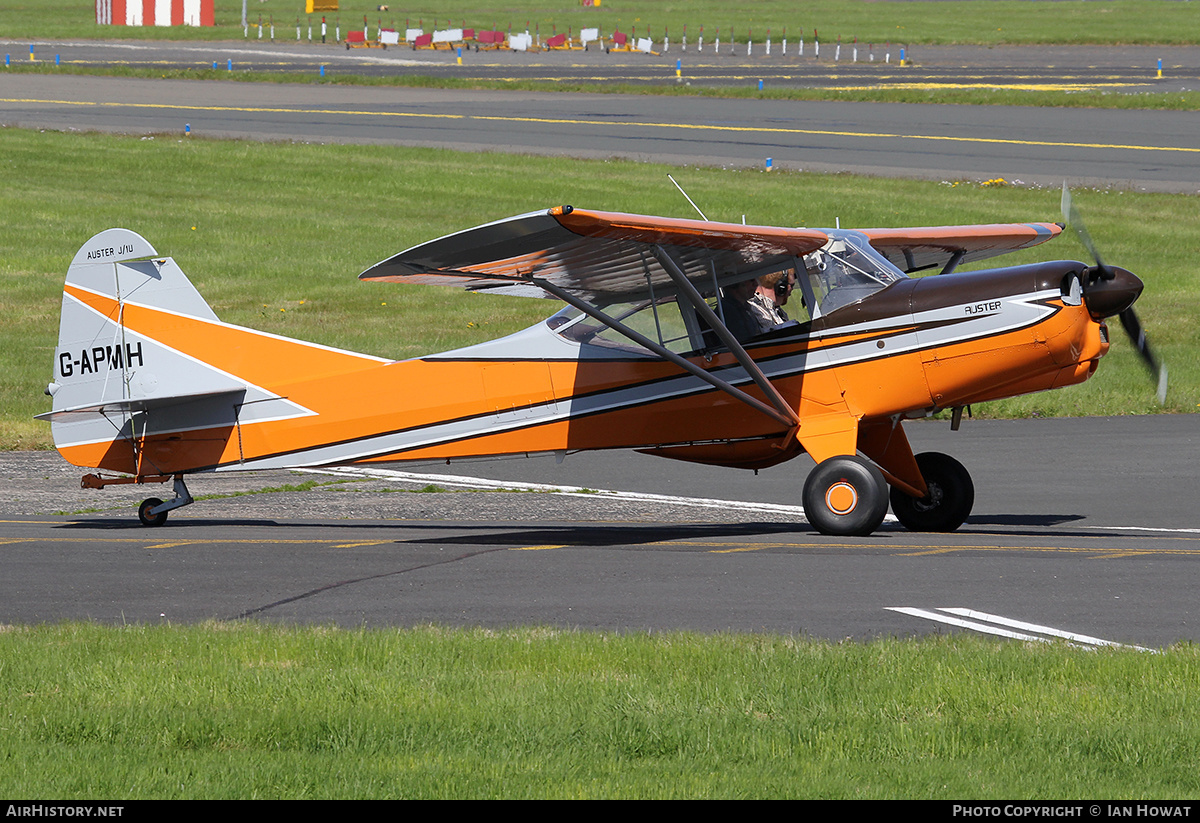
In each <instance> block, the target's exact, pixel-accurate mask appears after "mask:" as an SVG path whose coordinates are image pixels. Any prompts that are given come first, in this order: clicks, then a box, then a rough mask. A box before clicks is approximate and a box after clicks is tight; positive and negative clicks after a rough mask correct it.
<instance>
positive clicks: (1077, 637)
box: [887, 606, 1156, 653]
mask: <svg viewBox="0 0 1200 823" xmlns="http://www.w3.org/2000/svg"><path fill="white" fill-rule="evenodd" d="M887 611H892V612H899V613H901V614H907V615H910V616H912V617H921V618H924V619H926V620H933V621H934V622H937V623H945V624H946V625H949V626H959V627H961V628H964V629H971V630H972V631H977V632H981V633H983V634H993V635H997V636H999V637H1008V638H1011V639H1013V640H1037V641H1039V642H1042V643H1051V642H1053V641H1054V639H1061V640H1066V641H1067V642H1069V643H1071V644H1072V645H1076V646H1082V647H1084V648H1097V647H1100V646H1111V647H1113V648H1118V649H1136V650H1137V651H1140V652H1151V653H1156V652H1155V650H1154V649H1148V648H1145V647H1144V646H1130V645H1126V644H1125V643H1116V642H1114V641H1112V640H1102V639H1101V638H1099V637H1091V636H1090V635H1086V634H1078V633H1075V632H1068V631H1063V630H1062V629H1055V628H1053V627H1051V626H1039V625H1038V624H1036V623H1027V622H1025V621H1023V620H1014V619H1012V618H1010V617H1001V616H1000V615H995V614H988V613H986V612H977V611H975V610H973V609H964V608H939V609H936V610H930V609H916V608H910V607H907V606H889V607H887ZM951 615H957V617H952V616H951ZM963 618H970V619H963ZM980 621H985V622H980ZM1003 626H1007V627H1008V628H1001V627H1003ZM1013 629H1019V630H1020V631H1012V630H1013ZM1028 632H1036V634H1029V633H1028Z"/></svg>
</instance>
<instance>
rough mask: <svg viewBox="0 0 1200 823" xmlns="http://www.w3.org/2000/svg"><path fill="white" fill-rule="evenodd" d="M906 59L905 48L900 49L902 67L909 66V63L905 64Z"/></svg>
mask: <svg viewBox="0 0 1200 823" xmlns="http://www.w3.org/2000/svg"><path fill="white" fill-rule="evenodd" d="M905 59H906V58H905V56H904V49H903V48H901V49H900V65H902V66H907V65H908V63H906V62H905Z"/></svg>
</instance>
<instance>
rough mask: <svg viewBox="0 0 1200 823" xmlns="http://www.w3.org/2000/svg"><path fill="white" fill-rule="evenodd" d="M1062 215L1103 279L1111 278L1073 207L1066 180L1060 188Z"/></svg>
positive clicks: (1108, 269)
mask: <svg viewBox="0 0 1200 823" xmlns="http://www.w3.org/2000/svg"><path fill="white" fill-rule="evenodd" d="M1061 208H1062V216H1063V220H1065V221H1066V223H1067V225H1068V226H1070V227H1071V228H1072V229H1074V230H1075V234H1076V235H1077V236H1078V237H1079V242H1080V243H1082V244H1083V247H1084V248H1085V249H1087V251H1088V254H1090V255H1091V256H1092V259H1093V260H1095V261H1096V268H1098V269H1100V273H1101V275H1102V276H1103V277H1104V279H1105V280H1111V279H1112V278H1113V273H1112V269H1110V268H1109V267H1108V266H1107V265H1105V263H1104V260H1103V259H1101V257H1100V251H1099V250H1098V249H1097V248H1096V244H1095V243H1093V242H1092V236H1091V235H1090V234H1088V230H1087V226H1085V225H1083V218H1082V217H1080V216H1079V212H1078V211H1077V210H1076V209H1075V204H1074V203H1072V202H1071V190H1070V189H1068V188H1067V181H1065V180H1064V181H1063V188H1062V203H1061Z"/></svg>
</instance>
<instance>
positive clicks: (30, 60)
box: [29, 43, 37, 63]
mask: <svg viewBox="0 0 1200 823" xmlns="http://www.w3.org/2000/svg"><path fill="white" fill-rule="evenodd" d="M36 60H37V58H36V57H34V56H33V44H32V43H30V44H29V62H30V63H33V62H35V61H36Z"/></svg>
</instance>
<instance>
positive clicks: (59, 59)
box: [54, 54, 1162, 77]
mask: <svg viewBox="0 0 1200 823" xmlns="http://www.w3.org/2000/svg"><path fill="white" fill-rule="evenodd" d="M54 65H56V66H61V65H62V55H59V54H56V55H54ZM1159 76H1160V77H1161V76H1162V72H1161V71H1160V72H1159Z"/></svg>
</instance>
